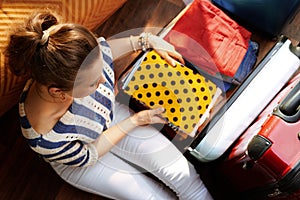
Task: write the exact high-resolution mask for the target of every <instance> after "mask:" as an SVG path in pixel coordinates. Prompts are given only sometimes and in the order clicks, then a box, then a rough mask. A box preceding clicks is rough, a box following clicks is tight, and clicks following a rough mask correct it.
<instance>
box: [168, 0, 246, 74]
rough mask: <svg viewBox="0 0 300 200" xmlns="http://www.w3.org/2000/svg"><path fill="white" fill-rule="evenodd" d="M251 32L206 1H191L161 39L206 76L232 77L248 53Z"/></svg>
mask: <svg viewBox="0 0 300 200" xmlns="http://www.w3.org/2000/svg"><path fill="white" fill-rule="evenodd" d="M250 37H251V32H249V31H248V30H247V29H245V28H244V27H242V26H240V25H239V24H238V23H237V22H235V21H234V20H232V19H231V18H230V17H229V16H228V15H226V14H225V13H224V12H223V11H222V10H220V9H219V8H217V7H216V6H215V5H213V4H212V3H211V2H210V1H209V0H195V1H194V2H193V3H192V4H191V5H190V6H189V8H188V9H187V10H186V12H185V13H184V14H183V15H182V16H181V17H180V19H179V20H178V21H177V22H176V23H175V25H174V26H173V27H172V29H171V30H170V31H169V32H168V33H167V34H166V35H165V36H164V39H165V40H167V41H168V42H170V43H171V44H173V45H174V46H175V48H176V50H177V51H178V52H179V53H181V54H182V55H183V56H184V57H185V58H186V59H188V60H189V61H190V62H191V63H193V64H194V65H196V66H198V67H199V68H201V69H203V70H205V71H206V72H207V73H208V74H210V75H213V76H215V75H217V74H220V75H222V76H228V77H232V78H233V77H234V76H235V74H236V73H237V71H238V69H239V67H240V65H241V64H242V62H243V59H244V57H245V55H246V53H247V51H248V47H249V42H250Z"/></svg>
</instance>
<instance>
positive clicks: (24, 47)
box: [5, 10, 60, 75]
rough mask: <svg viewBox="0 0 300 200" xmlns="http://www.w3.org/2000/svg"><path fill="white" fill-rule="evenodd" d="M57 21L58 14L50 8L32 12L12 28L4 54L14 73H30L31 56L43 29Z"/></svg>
mask: <svg viewBox="0 0 300 200" xmlns="http://www.w3.org/2000/svg"><path fill="white" fill-rule="evenodd" d="M59 23H60V20H59V17H58V15H56V14H55V13H54V12H52V11H50V10H43V11H37V12H35V13H33V14H32V15H31V16H30V17H29V18H28V19H27V20H26V21H25V23H24V24H22V25H20V26H16V28H15V29H13V30H12V33H11V34H10V37H9V43H8V45H7V48H6V50H5V55H6V58H7V59H6V65H7V66H8V67H9V68H10V70H11V71H12V72H13V73H14V74H16V75H28V74H30V73H31V64H32V62H33V56H34V54H35V53H36V51H37V50H38V49H39V48H40V47H41V40H42V38H43V34H44V32H43V31H46V30H48V29H49V28H50V27H51V26H54V25H57V24H59ZM44 39H45V38H44ZM46 40H48V38H46ZM20 52H22V54H21V53H20Z"/></svg>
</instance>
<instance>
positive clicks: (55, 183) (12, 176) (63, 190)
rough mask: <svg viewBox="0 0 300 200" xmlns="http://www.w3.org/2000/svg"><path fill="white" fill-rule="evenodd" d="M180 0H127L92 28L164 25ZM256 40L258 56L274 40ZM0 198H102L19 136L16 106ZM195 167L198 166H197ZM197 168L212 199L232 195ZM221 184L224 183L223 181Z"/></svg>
mask: <svg viewBox="0 0 300 200" xmlns="http://www.w3.org/2000/svg"><path fill="white" fill-rule="evenodd" d="M183 8H184V4H183V3H182V1H181V0H150V1H149V0H138V1H136V0H128V2H127V3H126V4H125V5H124V6H123V7H122V8H121V9H120V10H119V11H118V12H117V13H116V14H115V15H113V16H112V17H111V18H110V19H109V20H108V21H107V22H106V23H104V24H103V25H102V26H100V27H99V28H98V29H97V30H95V32H96V33H97V34H98V35H102V36H104V37H106V38H109V37H115V36H116V35H117V34H119V33H120V32H123V31H128V30H132V29H136V31H137V32H139V31H140V30H141V29H140V28H141V27H160V28H161V27H164V26H165V25H166V24H167V23H168V22H170V20H171V19H172V18H174V17H175V16H176V15H177V14H178V13H179V12H180V11H181V10H182V9H183ZM299 24H300V17H296V18H295V19H294V21H293V22H292V23H291V24H289V26H288V27H287V28H286V29H285V33H286V35H288V36H289V37H291V38H292V39H294V40H298V41H299V40H300V36H299V34H300V30H299V27H300V26H299ZM253 38H254V39H257V41H259V42H260V47H261V49H260V54H259V59H261V58H262V57H263V56H264V55H265V53H266V52H267V51H268V49H269V48H270V47H271V45H272V44H273V43H274V41H272V40H269V39H267V38H264V37H263V36H261V35H259V34H258V35H254V36H253ZM131 59H132V58H130V59H128V60H126V59H123V60H122V61H120V62H119V63H117V66H118V70H122V69H123V68H124V67H125V66H126V65H127V64H129V62H130V61H131ZM0 127H1V128H0V132H1V134H0V163H1V166H0V180H1V181H0V199H1V200H2V199H3V200H54V199H55V200H79V199H80V200H87V199H89V200H104V199H106V198H103V197H99V196H96V195H93V194H89V193H86V192H83V191H80V190H78V189H76V188H74V187H72V186H70V185H68V184H67V183H65V182H64V181H62V180H61V179H60V178H59V177H58V176H57V175H56V174H55V172H54V171H53V170H52V169H51V168H50V167H49V165H48V164H47V163H45V162H44V161H43V160H42V159H41V158H39V157H38V156H37V155H36V154H35V153H33V152H32V150H30V149H29V147H28V146H27V144H26V142H25V140H24V139H23V137H22V135H21V133H20V129H19V124H18V115H17V107H14V108H13V109H12V110H11V111H10V112H8V113H7V114H6V115H5V116H3V117H1V118H0ZM198 167H199V166H198ZM199 168H201V169H199V172H200V173H203V175H202V176H203V179H204V180H205V182H206V183H207V185H208V187H209V188H210V190H211V191H212V193H213V195H214V197H215V199H220V200H221V199H224V197H225V196H226V195H227V196H228V197H229V198H230V199H233V198H232V197H233V193H231V192H232V191H231V190H230V189H229V190H227V188H226V190H225V189H222V188H223V187H222V184H223V183H218V181H216V180H217V179H216V177H214V175H213V173H211V171H210V170H209V166H200V167H199ZM223 186H224V185H223Z"/></svg>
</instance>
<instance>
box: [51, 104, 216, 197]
mask: <svg viewBox="0 0 300 200" xmlns="http://www.w3.org/2000/svg"><path fill="white" fill-rule="evenodd" d="M129 115H130V111H129V110H128V108H127V107H126V106H124V105H121V104H119V103H117V102H116V105H115V118H114V122H113V124H115V123H118V122H119V121H121V120H123V119H124V118H127V117H128V116H129ZM121 158H122V159H121ZM125 160H126V161H128V162H129V163H133V164H134V165H137V166H139V167H138V168H137V167H134V166H133V165H132V164H129V163H128V162H126V161H125ZM51 165H52V167H53V168H54V169H55V171H56V172H57V173H58V174H59V175H60V176H61V177H62V178H63V179H64V180H65V181H67V182H68V183H70V184H71V185H73V186H75V187H77V188H79V189H82V190H84V191H87V192H91V193H95V194H98V195H101V196H105V197H109V198H112V199H122V200H123V199H129V200H146V199H159V200H161V199H162V200H165V199H177V198H179V199H182V200H190V199H195V200H201V199H203V200H209V199H212V197H211V195H210V194H209V192H208V190H207V189H206V187H205V185H204V184H203V182H202V181H201V179H200V177H199V175H198V174H197V172H196V171H195V169H194V167H193V166H192V165H191V164H190V163H189V162H188V161H187V160H186V158H185V157H184V156H183V155H182V153H181V152H180V151H179V150H178V149H177V148H176V147H175V146H174V145H173V144H172V143H171V141H169V140H168V139H167V138H166V137H165V136H163V135H162V134H161V133H160V132H159V131H157V130H156V129H155V128H153V127H151V126H144V127H138V128H136V129H134V130H133V131H132V132H130V133H129V134H128V136H126V137H125V138H124V139H122V141H121V142H120V143H119V144H118V145H117V146H115V147H114V148H113V149H112V150H111V152H109V153H107V154H106V155H105V156H103V157H101V158H99V160H98V162H97V163H96V164H95V165H93V166H89V167H85V168H78V167H77V168H75V167H69V166H65V165H63V164H57V163H51ZM144 170H145V171H144ZM146 171H147V172H150V173H152V174H153V175H155V176H156V177H157V178H158V179H160V180H161V182H160V181H157V180H155V179H153V178H150V177H149V176H147V175H146V174H145V172H146ZM163 183H164V184H163ZM166 186H168V187H166ZM170 188H171V190H172V191H173V192H171V190H170Z"/></svg>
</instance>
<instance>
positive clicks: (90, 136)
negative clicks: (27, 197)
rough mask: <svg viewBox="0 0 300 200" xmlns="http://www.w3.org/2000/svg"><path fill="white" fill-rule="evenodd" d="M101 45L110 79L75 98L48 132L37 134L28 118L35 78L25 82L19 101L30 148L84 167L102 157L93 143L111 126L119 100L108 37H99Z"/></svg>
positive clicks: (105, 67) (106, 75)
mask: <svg viewBox="0 0 300 200" xmlns="http://www.w3.org/2000/svg"><path fill="white" fill-rule="evenodd" d="M99 44H100V47H101V51H102V57H103V62H104V64H103V73H104V76H105V78H106V82H105V83H103V84H100V85H99V87H98V88H97V90H96V91H95V93H93V94H91V95H89V96H87V97H84V98H76V99H75V98H74V100H73V102H72V104H71V106H70V107H69V109H68V110H67V112H66V113H65V114H64V115H63V116H62V117H61V118H60V119H59V121H58V122H57V123H56V124H55V126H54V127H53V129H52V130H50V131H49V132H48V133H46V134H39V133H37V132H36V131H35V130H34V129H33V128H32V127H31V125H30V123H29V121H28V119H27V117H26V113H25V109H24V102H25V99H26V96H27V93H28V90H29V88H30V86H31V84H32V82H33V81H32V80H29V81H28V82H27V83H26V85H25V88H24V90H23V93H22V95H21V98H20V102H19V114H20V121H21V129H22V133H23V135H24V137H25V138H26V139H27V141H28V144H29V145H30V147H31V148H32V149H33V150H34V151H35V152H37V153H38V154H39V155H41V156H42V157H43V158H44V159H45V160H46V161H49V162H59V163H63V164H66V165H71V166H79V167H82V166H88V165H92V164H93V163H95V162H96V161H97V159H98V152H97V150H96V147H95V146H94V145H93V144H91V142H93V141H94V140H95V139H96V138H97V137H98V136H99V135H100V134H101V133H102V132H103V131H104V130H106V129H107V128H108V127H109V126H110V123H111V121H112V119H113V107H114V101H115V96H114V71H113V64H112V54H111V50H110V48H109V46H108V44H107V42H106V41H105V39H104V38H99Z"/></svg>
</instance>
